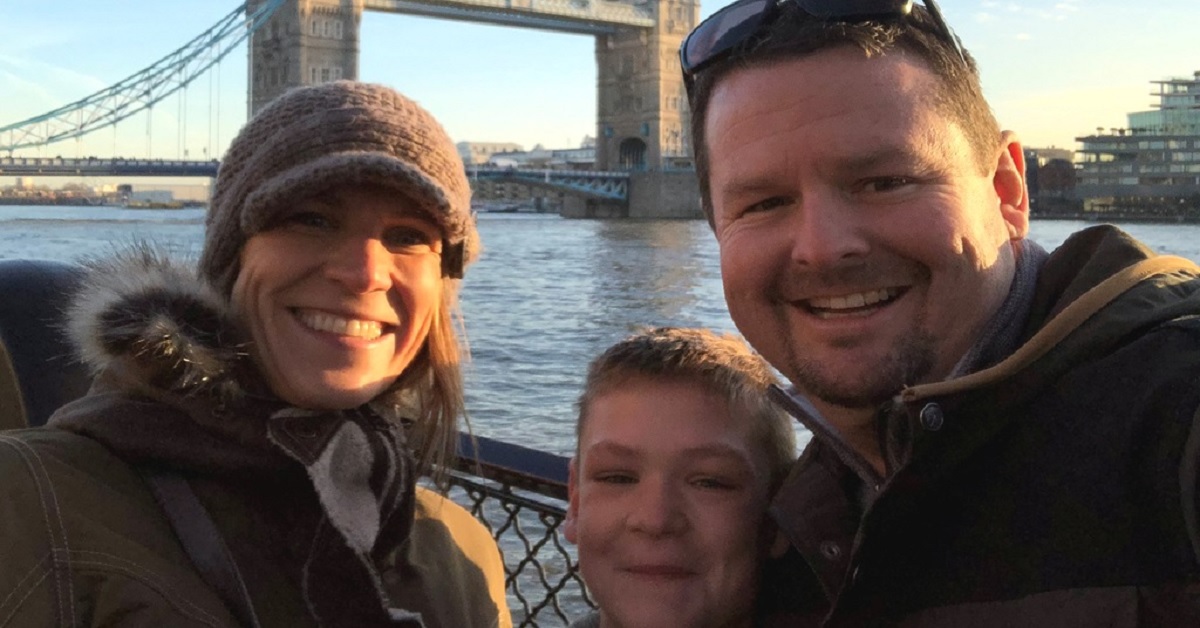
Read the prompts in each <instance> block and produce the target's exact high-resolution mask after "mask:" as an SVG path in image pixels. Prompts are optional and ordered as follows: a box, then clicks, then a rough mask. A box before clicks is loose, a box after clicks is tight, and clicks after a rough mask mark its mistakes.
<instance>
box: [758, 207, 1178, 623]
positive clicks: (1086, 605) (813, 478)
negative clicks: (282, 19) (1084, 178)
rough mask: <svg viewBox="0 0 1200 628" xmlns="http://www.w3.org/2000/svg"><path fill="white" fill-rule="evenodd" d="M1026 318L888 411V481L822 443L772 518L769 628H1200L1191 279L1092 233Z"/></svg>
mask: <svg viewBox="0 0 1200 628" xmlns="http://www.w3.org/2000/svg"><path fill="white" fill-rule="evenodd" d="M1027 321H1028V322H1027V323H1026V325H1025V328H1024V331H1023V333H1022V336H1021V342H1020V343H1019V346H1018V347H1017V348H1016V350H1015V351H1014V352H1012V353H1011V355H1009V356H1008V357H1007V358H1005V359H1003V360H1002V361H1000V362H999V363H998V364H995V365H993V366H990V367H988V368H984V369H983V370H980V371H977V372H975V373H972V374H970V375H967V376H965V377H960V378H955V379H951V380H948V381H945V382H939V383H935V384H928V385H922V386H915V387H911V388H908V389H905V390H904V391H903V392H902V393H901V394H900V395H898V396H897V398H896V399H895V401H894V402H893V403H892V404H890V405H888V406H887V407H885V408H882V409H881V410H880V438H881V439H882V440H883V441H884V447H885V449H887V450H889V451H891V452H893V453H892V455H889V461H888V462H889V467H891V468H890V469H889V470H888V473H886V474H885V475H884V476H878V475H875V476H872V474H871V473H863V472H862V471H861V465H856V464H855V461H854V460H853V459H850V458H848V457H847V456H846V454H845V446H844V445H842V444H840V443H837V442H834V440H833V439H832V438H831V436H832V435H831V434H828V433H825V434H822V433H821V430H819V429H817V430H814V432H815V437H814V439H813V441H812V443H811V444H810V445H809V446H808V448H807V449H806V450H805V452H804V454H803V455H802V456H801V458H800V460H799V461H798V462H797V463H796V466H795V468H794V469H793V471H792V473H791V475H790V476H789V477H788V479H787V480H786V481H785V483H784V485H783V487H782V488H781V490H780V491H779V493H778V494H777V496H776V498H775V500H774V502H773V504H772V509H771V510H772V515H773V517H774V518H775V519H776V520H777V522H778V523H779V524H780V526H781V527H782V528H783V531H784V533H785V534H786V536H787V537H788V539H789V541H790V542H791V547H790V549H789V550H788V553H787V555H785V556H784V558H783V559H782V560H780V561H777V562H776V563H774V564H772V565H771V566H770V568H769V571H770V573H769V575H768V578H767V582H766V583H765V588H766V591H765V592H764V598H763V602H764V609H763V610H764V612H765V613H766V614H767V620H766V622H765V623H766V624H767V625H778V626H806V625H825V626H874V625H902V626H963V627H966V628H984V627H988V626H1056V627H1057V626H1200V584H1198V582H1200V567H1198V565H1200V562H1198V549H1200V525H1198V523H1197V479H1198V475H1200V474H1198V470H1197V467H1198V459H1200V430H1197V429H1196V425H1197V420H1198V414H1197V408H1198V407H1200V268H1198V267H1197V266H1196V265H1195V264H1193V263H1191V262H1189V261H1187V260H1184V259H1181V258H1177V257H1169V256H1156V255H1154V254H1153V253H1152V252H1151V251H1149V250H1147V249H1146V248H1145V247H1143V246H1142V245H1140V244H1139V243H1137V242H1136V241H1135V240H1133V239H1132V238H1131V237H1129V236H1128V235H1126V234H1124V233H1122V232H1121V231H1119V230H1117V229H1115V228H1113V227H1096V228H1092V229H1088V230H1085V231H1083V232H1080V233H1079V234H1076V235H1075V236H1073V237H1072V238H1070V239H1069V240H1068V241H1067V242H1066V243H1064V244H1063V246H1062V247H1060V248H1059V249H1058V250H1056V251H1055V252H1054V253H1053V254H1052V255H1051V256H1050V258H1049V259H1048V260H1046V262H1045V264H1044V265H1043V266H1042V268H1041V271H1040V275H1039V276H1038V280H1037V284H1036V288H1035V290H1034V295H1033V302H1032V305H1031V308H1030V314H1029V316H1028V319H1027ZM776 392H780V391H776ZM776 396H777V398H778V399H779V400H780V401H781V402H782V403H784V405H785V406H790V409H791V410H792V412H793V413H794V414H796V415H797V417H798V418H800V419H801V420H802V421H805V422H806V423H808V422H810V421H812V419H811V417H808V416H805V414H804V411H803V409H802V408H801V407H800V405H799V404H796V403H794V398H793V397H790V396H788V395H784V394H779V395H776ZM895 452H899V453H895ZM856 467H858V468H859V469H860V470H859V471H858V472H856V471H854V470H853V469H854V468H856Z"/></svg>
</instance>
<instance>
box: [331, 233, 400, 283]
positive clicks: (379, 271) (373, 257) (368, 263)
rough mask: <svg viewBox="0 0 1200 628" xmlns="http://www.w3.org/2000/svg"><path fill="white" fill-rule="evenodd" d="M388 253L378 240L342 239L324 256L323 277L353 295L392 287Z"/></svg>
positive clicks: (390, 261) (391, 264)
mask: <svg viewBox="0 0 1200 628" xmlns="http://www.w3.org/2000/svg"><path fill="white" fill-rule="evenodd" d="M393 267H394V264H393V260H392V253H391V252H390V251H388V250H387V247H385V246H384V245H383V243H382V242H380V241H379V239H378V238H345V239H343V240H342V241H341V242H339V243H338V245H337V246H334V247H333V248H332V250H330V251H329V253H328V258H327V260H326V262H325V276H326V277H328V278H330V279H332V280H334V281H336V282H338V283H340V284H342V285H343V286H345V287H346V288H347V289H348V290H349V291H351V292H353V293H355V294H362V293H367V292H375V291H380V290H389V289H391V287H392V270H393Z"/></svg>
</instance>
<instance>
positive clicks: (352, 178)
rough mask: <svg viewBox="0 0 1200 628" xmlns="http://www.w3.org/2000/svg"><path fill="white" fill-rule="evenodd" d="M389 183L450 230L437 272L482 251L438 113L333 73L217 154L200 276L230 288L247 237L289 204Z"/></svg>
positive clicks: (455, 271) (289, 96) (463, 179)
mask: <svg viewBox="0 0 1200 628" xmlns="http://www.w3.org/2000/svg"><path fill="white" fill-rule="evenodd" d="M359 185H380V186H384V187H388V188H391V189H394V190H395V191H396V192H397V193H399V194H401V195H403V196H404V197H406V198H407V199H408V200H410V201H411V202H413V203H415V204H416V206H417V208H418V209H420V210H422V211H424V212H425V213H427V214H428V215H429V216H430V217H431V218H433V219H434V220H436V221H438V223H439V225H440V226H441V228H442V231H443V232H444V233H445V234H446V241H445V243H444V248H443V252H442V272H443V274H444V275H446V276H448V277H454V278H458V277H462V271H463V268H464V267H465V266H466V265H467V263H469V262H470V261H472V260H473V259H474V257H475V256H476V255H477V254H478V252H479V235H478V233H477V232H476V231H475V220H474V217H473V216H472V215H471V189H470V187H469V185H468V183H467V176H466V172H465V171H464V168H463V162H462V159H461V158H460V157H459V156H458V152H457V151H456V150H455V148H454V144H453V143H452V142H451V141H450V138H449V136H447V135H446V131H445V130H444V129H442V126H441V125H440V124H439V123H438V121H437V120H435V119H434V118H433V116H432V115H430V114H429V112H428V111H425V110H424V109H422V108H421V107H420V106H419V105H417V104H416V103H414V102H413V101H411V100H409V99H408V98H405V97H404V96H403V95H401V94H399V93H397V92H396V91H395V90H393V89H391V88H388V87H385V86H383V85H373V84H369V83H359V82H355V81H335V82H332V83H324V84H322V85H316V86H311V87H300V88H296V89H293V90H290V91H288V92H287V93H285V94H283V95H282V96H280V97H279V98H277V99H275V100H273V101H272V102H271V103H270V104H268V105H267V106H266V107H263V109H262V110H261V111H259V112H258V114H257V115H255V116H254V117H253V118H252V119H251V120H250V121H249V122H247V123H246V126H245V127H243V128H242V130H241V132H240V133H238V136H237V137H236V138H234V140H233V143H232V144H230V146H229V151H228V152H226V153H225V158H224V159H223V160H222V161H221V168H220V170H219V171H218V172H217V182H216V187H215V189H214V190H213V197H212V203H211V204H210V205H209V210H208V219H207V221H206V225H207V230H206V233H205V236H204V250H203V251H202V252H201V254H200V274H201V275H202V276H203V277H204V278H206V279H207V280H209V281H210V282H212V285H213V286H214V287H215V288H217V289H218V290H220V291H221V293H222V294H226V295H228V294H229V293H230V292H231V291H232V290H233V283H234V280H235V279H236V278H237V275H238V272H239V260H240V255H241V251H242V247H243V246H245V244H246V240H247V239H249V238H250V237H251V236H253V235H254V234H256V233H258V232H259V231H262V230H263V229H265V228H267V227H269V226H270V225H271V223H272V221H273V219H274V217H275V215H276V214H277V213H278V212H279V211H280V210H281V209H285V208H287V206H288V203H290V202H294V201H297V200H300V199H303V198H306V197H309V196H312V195H314V194H319V193H321V192H324V191H326V190H328V189H330V188H333V187H335V186H359Z"/></svg>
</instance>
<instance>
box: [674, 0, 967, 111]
mask: <svg viewBox="0 0 1200 628" xmlns="http://www.w3.org/2000/svg"><path fill="white" fill-rule="evenodd" d="M784 2H795V3H796V4H798V5H799V6H800V8H801V9H803V10H804V12H805V13H808V14H809V15H811V16H813V17H815V18H818V19H821V20H823V21H827V22H866V21H868V20H893V19H902V18H906V17H908V16H909V15H910V14H912V10H913V0H737V2H734V3H733V4H731V5H729V6H727V7H725V8H723V9H721V10H720V11H717V12H716V13H714V14H712V15H710V16H709V17H708V19H706V20H704V21H703V22H701V23H700V25H699V26H697V27H696V28H695V29H694V30H693V31H692V32H691V33H690V34H689V35H688V36H687V39H685V40H683V45H682V46H680V47H679V61H680V67H682V68H683V78H684V82H685V83H686V84H687V87H688V90H689V91H691V86H692V81H693V80H694V77H695V75H696V73H697V72H699V71H701V70H703V69H704V68H706V67H708V66H709V65H712V64H713V63H715V62H717V61H720V60H721V59H723V58H725V57H727V56H729V54H730V53H731V52H733V50H734V49H735V48H737V47H738V46H741V45H742V44H744V43H746V42H747V41H749V40H750V39H752V38H753V37H755V36H757V35H758V34H759V33H760V32H761V30H762V29H763V28H764V27H766V26H767V25H768V24H770V23H771V22H773V21H775V19H776V17H778V14H779V5H780V4H782V3H784ZM922 2H923V4H924V5H925V10H926V11H927V12H928V13H929V16H930V17H931V18H932V19H933V24H934V27H936V28H937V34H938V36H939V37H941V38H942V39H944V40H945V41H946V42H947V43H949V44H950V45H952V46H953V47H954V50H955V52H957V53H958V57H959V59H961V60H962V62H963V65H964V66H966V65H967V60H966V55H965V54H963V50H962V47H961V46H959V45H958V39H957V38H955V36H954V33H953V32H951V31H950V27H949V26H947V25H946V20H944V19H942V14H941V12H940V11H938V6H937V2H935V1H934V0H922Z"/></svg>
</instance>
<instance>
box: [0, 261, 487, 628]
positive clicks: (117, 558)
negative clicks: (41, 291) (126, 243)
mask: <svg viewBox="0 0 1200 628" xmlns="http://www.w3.org/2000/svg"><path fill="white" fill-rule="evenodd" d="M101 271H102V272H98V273H97V272H93V274H92V275H91V277H90V278H89V279H88V280H86V281H85V282H84V283H83V285H84V286H85V289H84V294H83V295H81V296H80V298H79V303H77V304H76V307H75V308H74V309H73V313H72V315H71V316H72V320H71V323H72V329H73V335H74V341H75V342H76V344H77V345H78V346H80V347H82V353H83V355H84V357H85V359H86V361H87V362H88V364H89V365H91V367H92V368H93V369H94V371H95V372H96V373H97V374H98V376H97V378H96V382H95V384H94V386H93V388H92V390H91V391H90V392H89V393H88V395H87V396H85V397H84V398H82V399H79V400H77V401H75V402H72V403H70V404H68V405H66V406H64V407H63V408H62V409H60V410H59V411H58V412H57V413H55V415H54V416H53V417H52V418H51V420H50V423H49V424H48V426H47V427H43V428H30V429H24V430H13V431H7V432H0V504H3V506H2V507H0V628H3V627H8V626H19V627H25V626H37V627H41V626H79V625H96V626H99V625H103V626H122V627H124V626H235V625H240V624H239V623H238V620H237V619H235V617H237V615H235V614H234V613H235V612H236V611H237V608H236V607H237V605H236V604H231V603H228V599H222V597H221V595H220V594H219V593H218V591H219V590H221V589H222V586H221V585H222V584H224V583H225V582H226V581H227V579H218V580H220V582H218V583H217V586H216V587H214V586H212V585H213V584H214V583H213V582H212V579H213V576H212V575H211V574H210V575H207V576H205V575H202V573H201V572H200V571H198V570H197V569H196V568H195V567H193V559H195V558H196V557H195V556H189V554H188V552H186V551H185V550H184V549H183V546H182V545H181V544H180V542H179V540H178V539H177V536H176V531H175V530H174V529H173V528H172V526H171V523H170V521H169V519H168V518H167V516H166V514H165V512H164V511H163V509H162V508H160V506H159V504H158V502H157V501H156V496H155V495H154V493H153V492H152V491H151V490H150V488H149V485H148V484H147V483H146V481H144V480H143V477H142V476H143V474H145V473H148V472H164V471H165V472H168V473H171V474H173V475H174V476H175V477H178V478H182V479H183V480H185V481H186V483H187V485H189V486H190V488H191V489H192V493H194V495H195V496H196V497H197V499H198V501H199V502H200V504H201V505H202V506H203V507H204V510H205V511H206V512H207V514H208V516H209V517H210V518H211V520H212V522H213V524H214V525H215V527H216V529H217V530H218V531H219V536H220V541H221V543H223V546H224V550H225V551H227V553H228V555H229V556H231V558H232V563H233V564H235V565H236V566H237V570H238V572H240V576H241V579H242V580H243V582H244V586H245V595H243V596H240V597H239V598H238V599H247V598H248V599H249V601H250V604H249V606H251V607H252V608H253V613H254V615H255V617H256V619H257V623H258V624H259V625H261V626H265V627H271V626H288V627H291V626H346V627H351V626H354V627H357V626H419V625H424V626H429V627H434V626H441V627H445V628H459V627H463V628H469V627H473V626H481V627H487V628H491V627H495V626H505V627H506V626H510V625H511V619H510V617H509V615H508V613H507V608H506V604H505V598H504V570H503V563H502V562H501V559H500V555H499V551H498V549H497V547H496V545H495V542H494V541H493V539H492V537H491V536H490V534H488V532H487V530H486V529H485V528H484V527H483V525H482V524H481V523H479V522H478V521H477V520H475V519H474V518H473V517H471V516H470V515H469V514H467V513H466V511H464V510H463V509H462V508H460V507H458V506H456V505H455V504H453V503H451V502H449V501H448V500H446V499H444V498H442V497H441V496H439V495H437V494H436V493H434V492H432V491H429V490H426V489H424V488H421V487H418V486H416V481H415V472H414V468H413V464H412V461H411V456H410V455H409V454H408V449H407V445H406V444H405V431H406V430H405V429H404V428H403V427H402V422H401V421H400V420H399V414H398V412H399V407H398V406H397V405H396V404H394V403H390V402H388V401H387V400H383V399H377V400H376V401H375V402H372V404H369V405H368V406H363V407H362V408H358V409H354V410H350V411H343V412H310V411H305V410H301V409H297V408H291V407H288V406H287V405H286V404H284V403H282V402H281V401H279V400H277V399H273V398H271V397H270V396H264V395H261V394H254V393H253V392H250V391H252V390H254V389H255V387H254V385H253V384H254V380H253V379H252V377H251V376H252V375H253V371H252V369H250V370H248V369H247V368H246V364H245V360H244V354H245V352H244V349H243V348H242V345H241V344H240V343H239V342H238V341H237V338H238V335H237V334H236V333H235V331H234V326H232V325H231V324H230V322H229V317H228V314H227V312H225V311H224V310H223V309H222V307H223V306H222V304H221V303H220V301H219V300H218V299H214V298H213V297H212V295H211V293H205V291H204V288H203V286H200V285H199V284H198V282H196V281H195V280H194V278H193V277H191V276H190V274H189V273H188V272H187V271H186V270H181V269H179V268H171V267H168V266H166V265H164V263H163V262H162V261H161V260H158V259H157V258H156V257H155V256H153V255H149V254H141V255H135V256H133V257H130V258H127V259H125V260H124V261H123V262H121V265H119V266H117V267H113V266H111V265H110V266H108V267H105V268H103V269H101ZM248 374H249V375H248ZM248 384H249V385H248ZM213 547H217V548H220V547H221V546H220V545H219V544H218V545H214V546H213ZM218 553H220V552H218ZM201 562H203V559H201ZM206 577H207V578H208V579H209V580H208V581H206Z"/></svg>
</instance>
